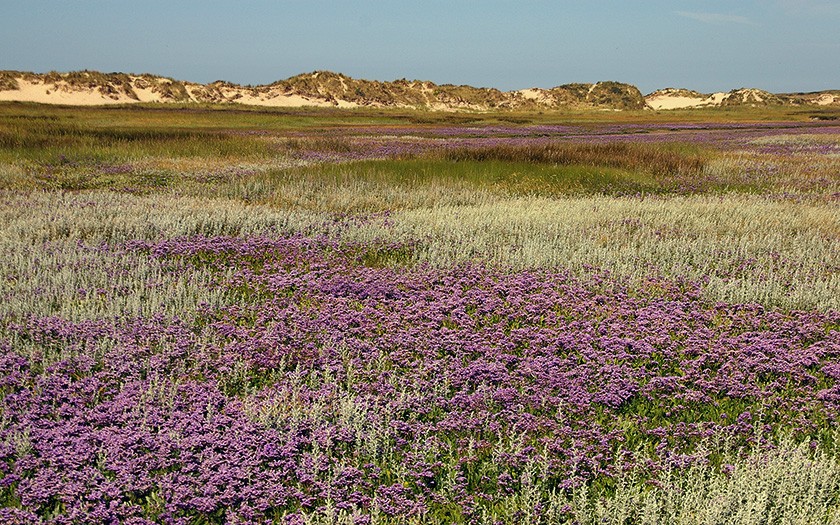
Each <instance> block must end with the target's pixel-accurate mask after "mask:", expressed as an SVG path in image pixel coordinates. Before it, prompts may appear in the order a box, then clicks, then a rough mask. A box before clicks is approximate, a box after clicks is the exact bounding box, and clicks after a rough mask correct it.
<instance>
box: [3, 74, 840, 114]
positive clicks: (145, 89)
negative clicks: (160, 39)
mask: <svg viewBox="0 0 840 525" xmlns="http://www.w3.org/2000/svg"><path fill="white" fill-rule="evenodd" d="M0 101H19V102H37V103H42V104H66V105H73V106H94V105H107V104H134V103H141V102H142V103H172V102H179V103H231V104H245V105H253V106H266V107H305V106H316V107H338V108H356V107H363V106H367V107H397V108H400V107H401V108H419V109H430V110H436V111H458V110H474V111H485V110H500V109H501V110H506V109H508V110H520V111H530V110H543V109H567V108H576V109H586V108H592V109H619V110H638V109H653V110H657V111H663V110H674V109H690V108H704V107H717V106H732V105H753V106H754V105H771V104H777V105H778V104H799V105H802V104H813V105H819V106H827V105H834V104H837V105H840V92H837V91H825V92H815V93H799V94H789V95H774V94H772V93H768V92H766V91H762V90H759V89H754V88H741V89H737V90H732V91H729V92H726V93H725V92H719V93H712V94H704V93H699V92H696V91H691V90H688V89H679V88H666V89H661V90H657V91H654V92H653V93H651V94H649V95H647V96H645V97H643V96H642V94H641V93H640V92H639V91H638V89H637V88H636V87H635V86H632V85H630V84H622V83H618V82H596V83H593V84H564V85H561V86H557V87H554V88H550V89H542V88H529V89H522V90H518V91H508V92H503V91H499V90H496V89H492V88H475V87H472V86H455V85H451V84H443V85H437V84H434V83H432V82H428V81H418V80H414V81H408V80H405V79H402V80H395V81H393V82H379V81H370V80H359V79H353V78H350V77H347V76H345V75H342V74H340V73H332V72H329V71H316V72H313V73H307V74H303V75H297V76H295V77H291V78H289V79H286V80H281V81H278V82H275V83H272V84H268V85H263V86H241V85H237V84H232V83H229V82H222V81H217V82H212V83H210V84H198V83H193V82H183V81H178V80H175V79H171V78H165V77H160V76H155V75H131V74H124V73H99V72H96V71H79V72H71V73H46V74H35V73H25V72H18V71H0Z"/></svg>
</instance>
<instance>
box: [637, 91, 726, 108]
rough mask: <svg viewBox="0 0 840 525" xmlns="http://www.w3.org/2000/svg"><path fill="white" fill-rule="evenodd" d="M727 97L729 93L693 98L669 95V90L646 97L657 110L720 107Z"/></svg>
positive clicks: (649, 104) (646, 100) (649, 103)
mask: <svg viewBox="0 0 840 525" xmlns="http://www.w3.org/2000/svg"><path fill="white" fill-rule="evenodd" d="M727 95H728V94H727V93H713V94H712V95H709V96H708V97H691V96H686V95H678V94H673V93H669V92H668V90H663V91H661V92H655V93H654V94H652V95H650V96H648V97H646V98H645V102H647V104H648V106H650V107H651V108H653V109H655V110H668V109H686V108H704V107H710V106H720V104H721V102H723V101H724V99H726V97H727Z"/></svg>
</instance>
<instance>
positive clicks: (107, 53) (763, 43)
mask: <svg viewBox="0 0 840 525" xmlns="http://www.w3.org/2000/svg"><path fill="white" fill-rule="evenodd" d="M838 28H840V0H836V1H822V0H767V1H740V2H732V1H717V0H706V1H680V0H671V1H662V0H621V1H619V0H588V1H584V0H571V1H527V0H446V1H439V0H413V1H402V0H357V1H352V2H351V1H332V2H328V1H322V0H301V1H299V0H288V1H268V0H225V1H217V0H203V1H194V0H166V1H161V0H149V1H143V0H136V1H124V0H51V1H50V0H0V69H18V70H26V71H36V72H45V71H50V70H56V71H70V70H79V69H95V70H100V71H106V72H110V71H123V72H133V73H144V72H149V73H156V74H162V75H166V76H172V77H176V78H179V79H183V80H191V81H195V82H210V81H213V80H219V79H223V80H228V81H231V82H237V83H241V84H263V83H269V82H272V81H274V80H278V79H281V78H287V77H289V76H292V75H295V74H298V73H303V72H308V71H313V70H316V69H329V70H332V71H338V72H342V73H345V74H347V75H350V76H353V77H359V78H367V79H376V80H394V79H397V78H408V79H424V80H432V81H434V82H438V83H454V84H471V85H474V86H484V87H497V88H500V89H504V90H509V89H522V88H527V87H534V86H536V87H545V88H547V87H552V86H556V85H559V84H564V83H569V82H594V81H598V80H618V81H622V82H629V83H632V84H635V85H637V86H639V88H640V89H641V90H642V91H643V92H645V93H647V92H650V91H652V90H654V89H658V88H662V87H687V88H691V89H696V90H699V91H704V92H711V91H728V90H730V89H734V88H739V87H759V88H763V89H768V90H770V91H776V92H783V91H815V90H821V89H829V88H835V89H840V36H838V33H840V30H838Z"/></svg>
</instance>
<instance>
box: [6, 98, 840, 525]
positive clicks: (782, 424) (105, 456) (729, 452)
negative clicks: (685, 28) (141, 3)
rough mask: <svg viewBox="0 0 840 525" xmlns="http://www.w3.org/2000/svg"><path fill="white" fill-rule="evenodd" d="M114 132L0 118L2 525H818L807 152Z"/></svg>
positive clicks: (465, 132) (646, 133)
mask: <svg viewBox="0 0 840 525" xmlns="http://www.w3.org/2000/svg"><path fill="white" fill-rule="evenodd" d="M39 111H49V112H51V113H50V114H49V115H42V114H40V113H38V112H39ZM88 111H93V112H95V111H97V110H88ZM131 111H132V112H131V113H129V114H128V115H127V117H126V118H129V119H131V118H135V119H137V120H136V121H131V120H129V121H127V122H128V124H124V126H126V127H128V128H130V127H131V126H135V127H136V129H134V130H133V131H126V130H125V129H120V130H112V129H110V128H108V127H106V128H105V129H104V130H103V129H102V128H101V124H97V123H96V122H99V121H98V120H95V119H93V117H88V116H87V115H95V113H92V114H87V113H83V112H81V110H76V109H74V110H70V109H66V110H65V109H60V108H59V109H54V108H53V109H50V110H45V109H42V108H38V107H30V108H16V107H12V106H0V131H4V130H6V129H9V130H13V131H14V135H13V136H15V137H25V138H26V140H22V139H21V140H19V141H13V140H7V141H6V142H3V143H0V180H2V187H3V188H4V189H3V190H2V191H0V254H2V255H0V521H2V522H3V523H21V524H23V523H55V524H64V523H132V524H143V523H173V524H181V523H183V524H186V523H284V524H285V523H289V524H292V523H294V524H308V523H311V524H322V523H323V524H364V523H369V524H391V523H393V524H396V523H416V524H421V523H439V524H449V523H475V524H514V523H535V524H536V523H546V524H548V523H552V524H553V523H580V524H602V523H610V524H612V523H616V524H619V523H620V524H625V523H651V524H653V523H698V524H700V523H780V524H781V523H840V496H838V494H840V434H838V430H837V428H838V427H837V422H838V418H840V299H838V298H840V210H838V182H840V175H839V174H840V172H838V170H837V168H838V165H840V160H838V156H837V152H838V145H840V127H837V126H834V125H832V124H830V123H829V124H825V123H822V122H819V123H814V122H809V121H792V120H791V121H775V120H774V121H772V122H740V123H721V122H714V121H709V122H701V123H694V122H682V123H680V122H677V123H667V124H662V123H651V122H644V119H643V118H642V117H639V118H640V122H638V123H627V122H621V123H615V122H609V121H606V120H604V121H603V122H601V121H598V122H585V123H580V122H572V123H564V122H561V121H562V119H560V118H557V121H556V122H555V121H549V120H535V121H534V122H528V123H522V124H510V123H505V122H499V121H492V120H491V118H490V117H487V120H486V121H482V120H479V121H478V122H469V123H464V122H459V121H458V117H457V116H451V117H449V118H451V119H452V122H446V121H445V118H444V117H441V118H442V119H444V120H443V121H442V122H435V123H432V124H427V123H411V124H406V123H405V122H404V120H405V119H396V120H395V121H393V122H391V121H388V120H387V118H385V117H382V116H381V115H379V114H371V115H369V116H366V115H359V116H354V115H344V114H338V116H334V115H333V114H332V113H329V112H324V113H323V115H321V116H317V117H311V120H306V119H308V118H310V117H309V116H307V115H303V116H301V115H298V114H295V113H290V114H285V113H278V114H276V115H274V114H272V115H271V116H272V118H273V119H274V120H269V119H268V118H267V117H265V120H260V119H263V118H264V117H263V116H262V115H259V114H258V115H247V114H246V115H240V114H237V113H231V114H230V115H226V114H225V112H223V111H221V110H217V111H219V113H214V112H213V110H207V111H208V113H207V114H205V113H201V112H198V113H197V114H196V115H192V116H190V115H187V116H185V115H182V114H179V113H177V111H176V110H167V111H172V112H173V113H172V115H170V116H169V117H167V118H170V119H172V120H171V122H173V123H175V124H172V125H173V126H175V127H177V129H178V131H177V132H175V131H173V130H172V129H170V128H169V127H167V126H169V124H167V121H166V120H165V119H161V117H160V113H159V110H155V112H152V111H150V110H146V109H143V108H135V109H132V110H131ZM68 112H72V114H71V113H68ZM73 115H75V117H74V118H75V119H76V120H74V118H69V117H71V116H73ZM47 117H48V118H47ZM85 118H91V119H92V120H90V121H83V122H82V123H78V120H79V119H82V120H83V119H85ZM27 119H28V120H27ZM183 119H186V121H184V120H183ZM190 119H192V120H190ZM202 119H208V120H212V126H210V125H209V123H208V122H206V121H205V120H202ZM284 119H285V120H284ZM330 119H333V121H331V120H330ZM336 119H337V121H334V120H336ZM342 119H343V120H342ZM377 119H378V120H379V121H378V122H377V123H376V124H369V123H368V122H367V121H369V120H377ZM149 121H153V124H149ZM286 121H289V122H291V123H290V124H288V126H287V125H286V124H283V122H286ZM24 122H25V123H24ZM132 122H133V124H132ZM278 122H279V123H278ZM143 126H146V127H143ZM284 126H287V127H284ZM184 129H190V130H191V131H189V132H187V131H184ZM205 129H210V131H202V130H205ZM220 130H221V131H220ZM106 131H107V133H106ZM11 133H12V132H11V131H9V132H8V133H7V135H9V136H12V135H11ZM204 134H207V135H206V136H205V135H204ZM0 136H6V135H0ZM92 137H98V139H97V140H99V143H97V141H96V140H93V139H92Z"/></svg>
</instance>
